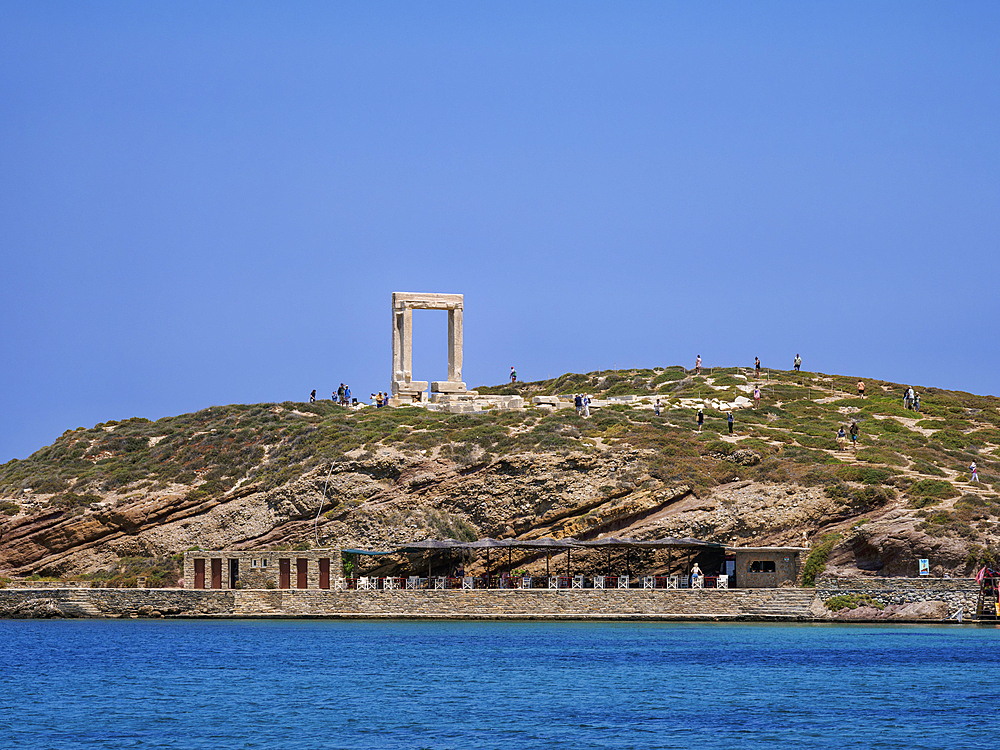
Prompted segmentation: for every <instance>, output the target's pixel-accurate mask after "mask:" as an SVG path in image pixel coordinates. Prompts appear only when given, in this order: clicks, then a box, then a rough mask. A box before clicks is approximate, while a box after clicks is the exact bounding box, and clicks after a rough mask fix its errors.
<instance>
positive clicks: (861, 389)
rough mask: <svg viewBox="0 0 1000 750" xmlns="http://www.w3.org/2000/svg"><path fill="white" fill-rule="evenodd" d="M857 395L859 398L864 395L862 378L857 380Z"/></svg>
mask: <svg viewBox="0 0 1000 750" xmlns="http://www.w3.org/2000/svg"><path fill="white" fill-rule="evenodd" d="M858 396H859V397H860V398H864V397H865V382H864V381H863V380H859V381H858Z"/></svg>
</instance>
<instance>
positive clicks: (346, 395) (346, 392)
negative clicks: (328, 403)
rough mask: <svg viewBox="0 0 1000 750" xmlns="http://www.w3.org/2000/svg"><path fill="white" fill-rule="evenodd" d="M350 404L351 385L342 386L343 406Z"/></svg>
mask: <svg viewBox="0 0 1000 750" xmlns="http://www.w3.org/2000/svg"><path fill="white" fill-rule="evenodd" d="M350 405H351V386H349V385H345V386H344V406H350Z"/></svg>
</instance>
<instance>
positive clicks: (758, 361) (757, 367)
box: [753, 357, 760, 379]
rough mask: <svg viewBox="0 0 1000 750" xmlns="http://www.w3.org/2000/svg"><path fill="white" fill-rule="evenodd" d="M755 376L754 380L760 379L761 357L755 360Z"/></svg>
mask: <svg viewBox="0 0 1000 750" xmlns="http://www.w3.org/2000/svg"><path fill="white" fill-rule="evenodd" d="M753 376H754V379H756V378H759V377H760V357H754V358H753Z"/></svg>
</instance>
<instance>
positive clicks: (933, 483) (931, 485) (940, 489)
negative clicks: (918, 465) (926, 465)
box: [910, 479, 959, 500]
mask: <svg viewBox="0 0 1000 750" xmlns="http://www.w3.org/2000/svg"><path fill="white" fill-rule="evenodd" d="M910 494H911V495H914V496H918V497H931V498H937V499H938V500H947V499H948V498H950V497H958V495H959V492H958V490H956V489H955V487H954V485H952V483H951V482H948V481H945V480H943V479H921V480H920V481H919V482H915V483H914V484H913V486H912V487H910Z"/></svg>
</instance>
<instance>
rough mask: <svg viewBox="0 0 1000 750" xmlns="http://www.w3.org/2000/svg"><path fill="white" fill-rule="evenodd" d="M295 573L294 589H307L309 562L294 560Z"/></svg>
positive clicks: (299, 559) (302, 559)
mask: <svg viewBox="0 0 1000 750" xmlns="http://www.w3.org/2000/svg"><path fill="white" fill-rule="evenodd" d="M295 573H296V576H295V579H296V580H295V587H296V588H300V589H307V588H309V561H308V560H307V559H306V558H304V557H299V558H296V560H295Z"/></svg>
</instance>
